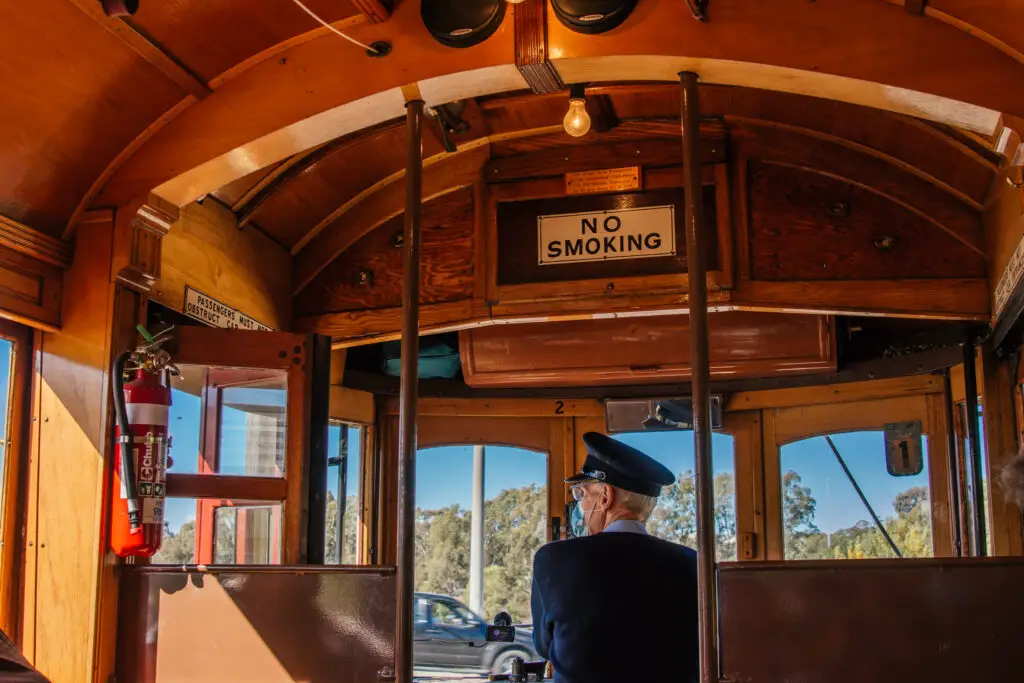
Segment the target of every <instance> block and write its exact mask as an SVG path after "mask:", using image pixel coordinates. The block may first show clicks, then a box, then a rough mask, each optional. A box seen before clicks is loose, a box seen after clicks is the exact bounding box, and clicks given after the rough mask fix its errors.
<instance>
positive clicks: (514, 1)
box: [505, 0, 526, 5]
mask: <svg viewBox="0 0 1024 683" xmlns="http://www.w3.org/2000/svg"><path fill="white" fill-rule="evenodd" d="M505 1H506V2H507V3H508V4H510V5H518V4H519V3H521V2H526V0H505Z"/></svg>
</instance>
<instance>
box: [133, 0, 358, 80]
mask: <svg viewBox="0 0 1024 683" xmlns="http://www.w3.org/2000/svg"><path fill="white" fill-rule="evenodd" d="M303 4H305V5H306V6H307V7H309V8H310V9H311V10H313V11H314V12H316V13H317V14H318V15H319V16H320V17H321V18H322V19H324V20H325V21H329V22H335V21H339V20H341V19H344V18H346V17H351V16H353V15H357V14H359V11H358V10H357V9H356V8H355V7H354V6H353V5H352V3H351V2H348V1H347V0H304V2H303ZM246 10H247V11H246ZM131 22H132V24H133V25H135V26H138V27H139V29H141V30H142V31H143V32H144V33H145V34H146V35H148V36H151V37H152V38H153V39H154V40H155V41H156V42H157V43H159V44H160V45H162V46H164V48H165V49H167V50H168V51H170V52H171V53H172V54H173V55H175V56H176V57H177V58H178V59H179V60H180V61H181V62H182V63H183V64H184V65H185V66H186V67H187V68H188V69H189V70H191V71H192V72H194V73H195V74H196V75H198V76H199V77H200V78H202V79H203V80H205V81H209V80H211V79H212V78H213V77H214V76H217V75H219V74H221V73H222V72H224V71H226V70H227V69H229V68H231V67H232V66H234V65H235V64H238V63H239V62H241V61H243V60H245V59H247V58H248V57H251V56H252V55H254V54H256V53H258V52H260V51H262V50H265V49H267V48H269V47H272V46H274V45H276V44H277V43H280V42H282V41H284V40H287V39H288V38H291V37H292V36H294V35H297V34H300V33H305V32H306V31H312V30H313V29H316V28H318V27H319V24H317V23H316V22H315V21H314V20H313V19H312V18H311V17H309V15H307V14H306V13H304V12H303V11H302V10H301V9H299V8H298V7H296V6H295V5H294V3H292V2H284V3H277V2H274V3H260V4H259V5H253V6H250V7H246V8H243V7H240V6H239V5H238V3H237V2H234V1H233V0H163V1H162V2H141V3H139V11H138V12H136V14H135V15H134V16H133V17H132V19H131ZM228 36H230V39H226V38H227V37H228Z"/></svg>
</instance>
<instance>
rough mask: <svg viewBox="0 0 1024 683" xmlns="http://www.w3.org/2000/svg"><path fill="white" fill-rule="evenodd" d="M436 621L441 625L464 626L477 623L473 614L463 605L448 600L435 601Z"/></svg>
mask: <svg viewBox="0 0 1024 683" xmlns="http://www.w3.org/2000/svg"><path fill="white" fill-rule="evenodd" d="M433 611H434V621H436V622H437V623H440V624H455V625H459V626H461V625H464V624H471V623H473V622H475V621H476V619H475V618H474V617H473V615H472V613H470V611H469V610H468V609H466V608H465V607H463V606H462V605H460V604H458V603H454V602H448V601H446V600H435V601H434V610H433Z"/></svg>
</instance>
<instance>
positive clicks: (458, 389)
mask: <svg viewBox="0 0 1024 683" xmlns="http://www.w3.org/2000/svg"><path fill="white" fill-rule="evenodd" d="M960 353H961V352H960V347H959V346H949V347H942V348H939V349H933V350H930V351H923V352H921V353H916V354H909V355H906V356H900V357H897V358H878V359H874V360H868V361H861V362H857V363H850V364H847V365H846V366H844V367H843V368H842V369H841V370H839V371H838V372H836V373H834V374H828V375H799V376H793V377H763V378H758V379H747V380H721V381H714V380H713V381H712V382H711V391H712V392H714V393H732V392H738V391H763V390H768V389H793V388H800V387H815V386H831V385H836V384H848V383H850V382H865V381H869V380H877V379H890V378H894V377H906V376H909V375H920V374H926V373H933V372H939V371H942V370H944V369H946V368H949V367H953V366H954V365H957V364H959V363H960V360H961V359H960ZM345 386H347V387H349V388H351V389H358V390H360V391H369V392H372V393H373V394H375V395H377V396H397V395H398V380H397V379H396V378H394V377H388V376H385V375H377V374H371V373H366V372H362V371H359V370H346V372H345ZM690 392H691V386H690V383H689V382H676V383H669V384H638V385H623V386H599V387H526V388H514V389H486V388H485V389H473V388H470V387H468V386H466V385H465V384H463V383H462V382H461V381H455V380H441V379H421V380H420V382H419V397H420V398H421V399H425V398H469V399H498V398H538V399H539V398H556V399H557V398H561V399H572V398H595V399H602V398H639V397H646V398H649V397H651V396H689V395H690Z"/></svg>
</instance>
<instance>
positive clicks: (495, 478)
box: [415, 446, 548, 623]
mask: <svg viewBox="0 0 1024 683" xmlns="http://www.w3.org/2000/svg"><path fill="white" fill-rule="evenodd" d="M477 465H479V467H480V469H479V470H477V469H476V466H477ZM547 467H548V463H547V455H546V454H544V453H537V452H534V451H528V450H524V449H521V448H509V447H504V446H487V447H481V448H480V450H477V449H475V448H474V447H473V446H446V447H440V448H428V449H424V450H421V451H420V452H419V453H418V454H417V456H416V578H415V581H416V590H417V591H420V592H424V593H436V594H440V595H446V596H450V597H452V598H454V599H455V600H456V601H458V602H461V603H463V604H465V605H468V606H469V611H470V612H475V613H477V614H479V615H480V616H481V617H483V619H484V620H485V621H488V622H490V621H491V620H492V619H493V618H494V615H495V614H497V613H498V612H500V611H502V610H504V611H507V612H508V613H509V614H510V615H512V620H513V622H514V623H528V622H529V621H530V578H531V575H532V571H533V554H534V553H535V552H536V551H537V549H538V548H540V546H541V545H542V544H543V543H544V542H545V540H546V539H547V521H548V497H547V485H546V484H547V478H548V471H547ZM476 472H479V474H480V475H482V480H483V486H482V487H481V489H480V495H481V499H480V500H478V501H477V503H478V504H482V507H483V511H484V515H483V518H484V524H483V525H482V527H483V528H482V530H481V531H482V546H477V549H478V550H479V551H480V552H481V565H480V567H481V569H482V577H481V578H482V585H481V591H480V593H479V594H476V593H473V592H472V590H471V588H472V586H471V584H472V583H473V582H472V581H471V569H472V567H471V564H472V558H473V551H474V547H473V546H474V540H473V539H472V538H471V536H472V534H471V530H472V516H473V507H474V500H473V498H474V485H473V484H474V473H476ZM474 603H476V604H474ZM434 618H435V619H437V618H438V617H437V614H436V613H435V615H434Z"/></svg>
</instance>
